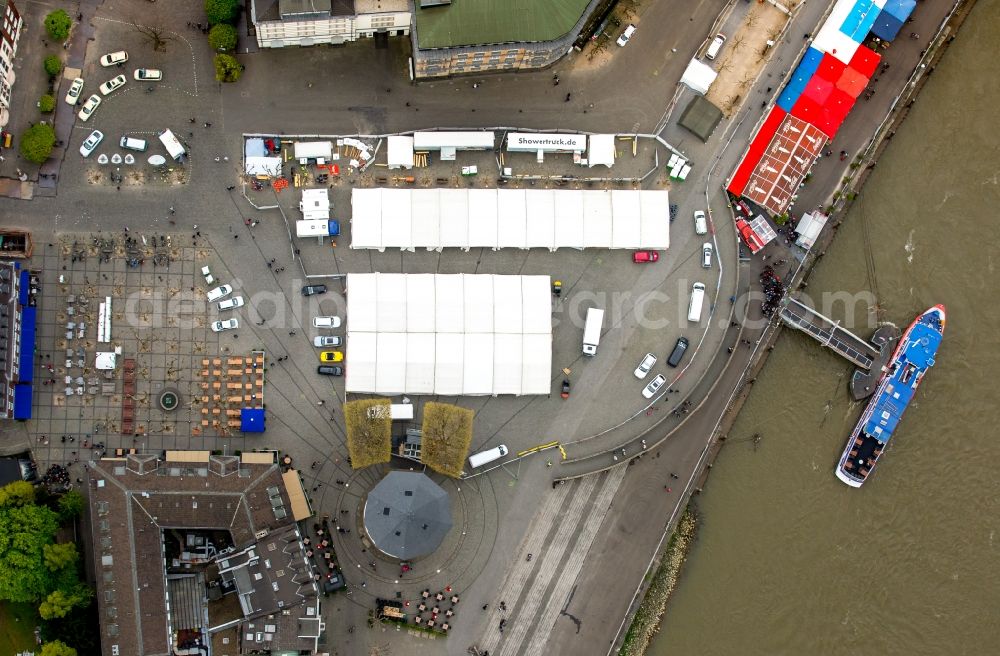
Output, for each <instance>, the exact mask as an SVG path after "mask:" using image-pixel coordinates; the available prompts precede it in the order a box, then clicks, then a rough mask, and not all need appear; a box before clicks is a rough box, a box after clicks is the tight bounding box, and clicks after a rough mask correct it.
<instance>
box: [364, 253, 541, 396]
mask: <svg viewBox="0 0 1000 656" xmlns="http://www.w3.org/2000/svg"><path fill="white" fill-rule="evenodd" d="M551 370H552V299H551V291H550V279H549V277H548V276H500V275H470V274H454V275H442V274H400V273H360V274H359V273H352V274H348V276H347V366H346V373H347V378H346V385H347V391H348V392H360V393H374V394H404V393H405V394H441V395H446V396H460V395H489V394H492V395H498V394H518V395H520V394H548V393H549V391H550V386H551V385H550V383H551V378H552V371H551Z"/></svg>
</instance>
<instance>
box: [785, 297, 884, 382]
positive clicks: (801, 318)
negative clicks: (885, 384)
mask: <svg viewBox="0 0 1000 656" xmlns="http://www.w3.org/2000/svg"><path fill="white" fill-rule="evenodd" d="M781 320H782V321H784V322H785V324H786V325H788V326H791V327H792V328H795V329H797V330H801V331H803V332H805V333H807V334H809V335H812V337H813V338H814V339H815V340H816V341H817V342H819V343H820V344H822V345H823V346H826V347H827V348H830V349H833V350H834V351H836V352H837V353H839V354H840V355H842V356H843V357H845V358H847V359H848V360H850V361H851V362H853V363H854V364H855V365H857V366H859V367H861V368H862V369H865V370H869V371H870V370H871V369H872V366H873V365H874V364H875V363H876V362H878V361H879V352H878V350H877V349H876V348H875V346H874V345H873V344H871V343H870V342H868V341H867V340H864V339H861V338H860V337H858V336H857V335H855V334H854V333H852V332H851V331H849V330H847V329H845V328H841V327H840V325H838V324H837V322H836V321H834V320H833V319H830V318H829V317H825V316H823V315H822V314H820V313H819V312H817V311H816V310H813V309H812V308H810V307H808V306H806V305H804V304H803V303H802V302H801V301H798V300H796V299H794V298H787V297H786V299H785V302H784V303H783V304H782V306H781Z"/></svg>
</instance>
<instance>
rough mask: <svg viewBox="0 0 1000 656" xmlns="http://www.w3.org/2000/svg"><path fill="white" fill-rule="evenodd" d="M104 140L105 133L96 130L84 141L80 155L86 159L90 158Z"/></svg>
mask: <svg viewBox="0 0 1000 656" xmlns="http://www.w3.org/2000/svg"><path fill="white" fill-rule="evenodd" d="M103 140H104V133H103V132H101V131H100V130H94V131H93V132H91V133H90V136H89V137H87V138H86V139H84V140H83V143H82V144H81V145H80V154H81V155H83V156H84V157H90V154H91V153H92V152H94V149H95V148H97V144H99V143H101V141H103Z"/></svg>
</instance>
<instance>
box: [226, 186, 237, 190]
mask: <svg viewBox="0 0 1000 656" xmlns="http://www.w3.org/2000/svg"><path fill="white" fill-rule="evenodd" d="M233 189H236V185H229V186H228V187H226V191H232V190H233Z"/></svg>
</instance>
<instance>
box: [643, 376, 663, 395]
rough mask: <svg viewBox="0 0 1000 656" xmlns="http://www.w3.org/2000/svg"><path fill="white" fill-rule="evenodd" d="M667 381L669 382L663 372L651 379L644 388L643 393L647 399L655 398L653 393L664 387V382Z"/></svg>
mask: <svg viewBox="0 0 1000 656" xmlns="http://www.w3.org/2000/svg"><path fill="white" fill-rule="evenodd" d="M665 382H667V379H666V378H664V376H663V374H657V376H656V378H654V379H653V380H651V381H649V385H646V387H645V388H643V390H642V395H643V396H645V397H646V398H647V399H651V398H653V395H654V394H656V391H657V390H658V389H660V388H661V387H663V383H665Z"/></svg>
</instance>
